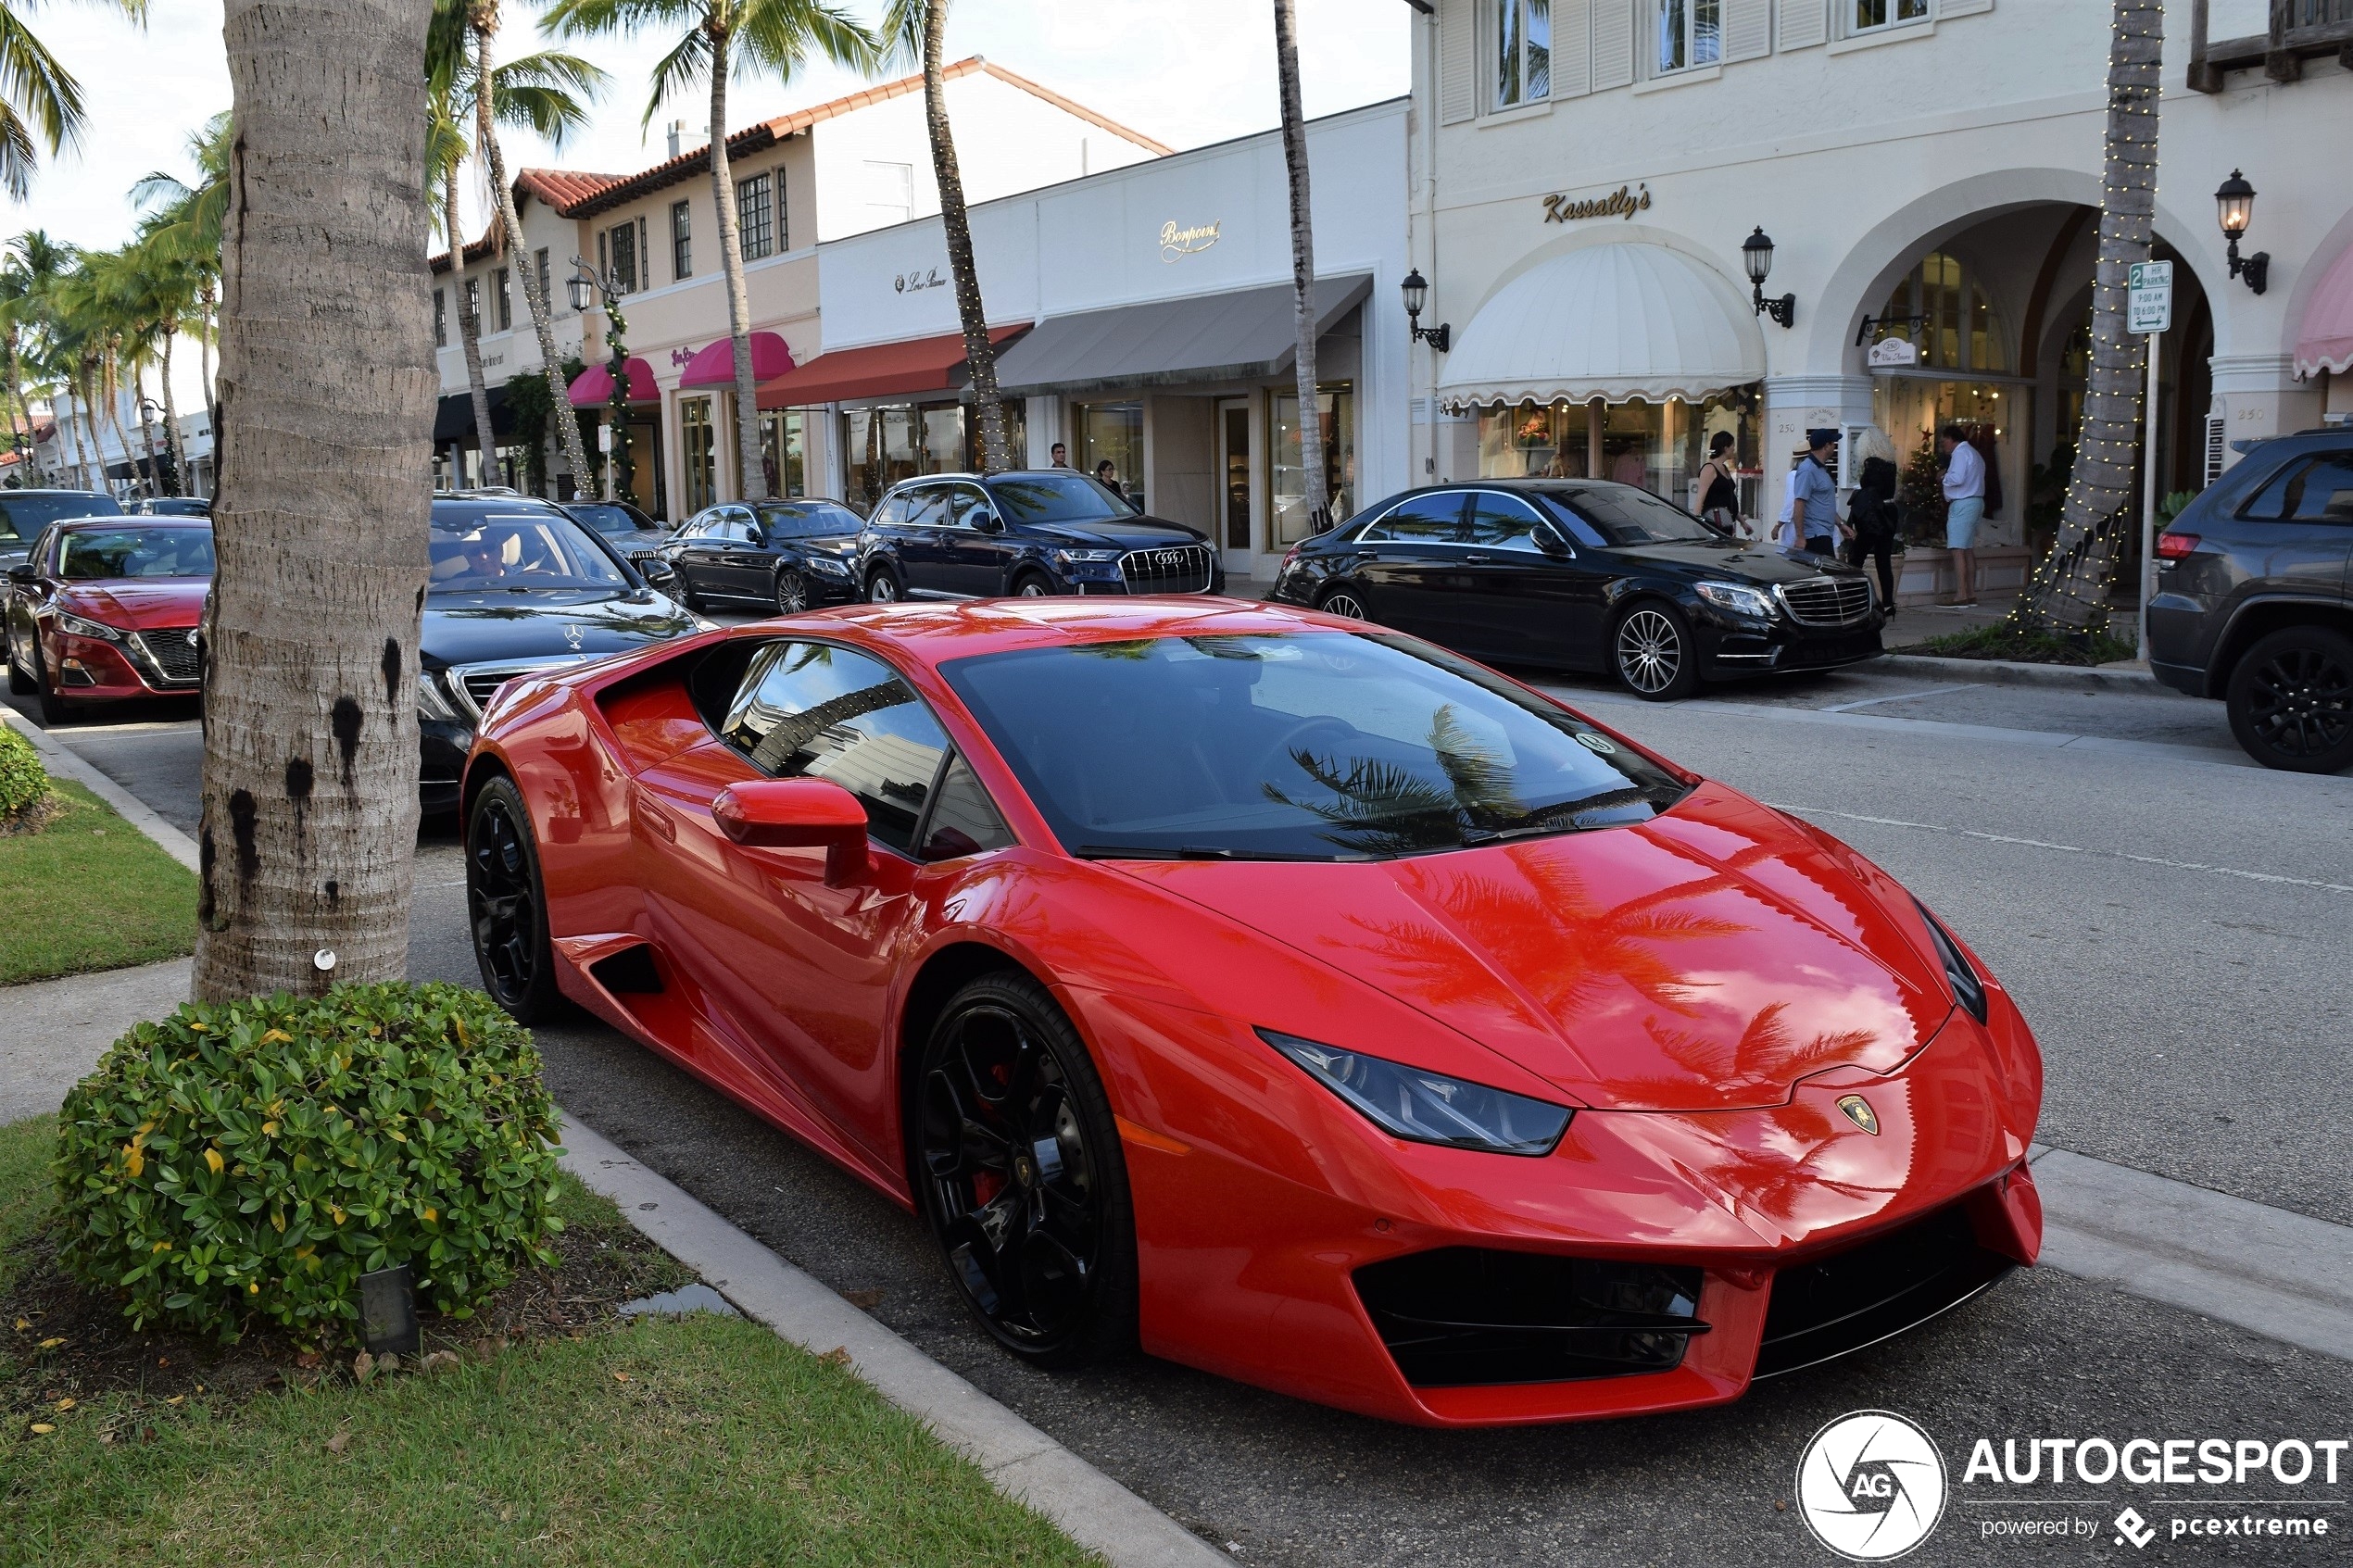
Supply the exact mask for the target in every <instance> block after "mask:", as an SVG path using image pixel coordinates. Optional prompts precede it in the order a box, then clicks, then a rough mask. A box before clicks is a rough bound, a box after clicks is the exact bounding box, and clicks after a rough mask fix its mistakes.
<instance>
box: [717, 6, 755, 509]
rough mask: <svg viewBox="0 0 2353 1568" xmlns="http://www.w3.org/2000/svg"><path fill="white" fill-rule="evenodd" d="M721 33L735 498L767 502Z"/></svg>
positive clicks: (721, 200)
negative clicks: (737, 471)
mask: <svg viewBox="0 0 2353 1568" xmlns="http://www.w3.org/2000/svg"><path fill="white" fill-rule="evenodd" d="M728 44H729V39H728V37H727V35H726V34H725V33H724V32H719V33H716V34H715V35H714V36H713V37H712V39H711V201H712V203H713V205H715V206H716V207H718V208H719V265H720V268H721V270H723V271H724V273H725V275H726V280H727V330H728V332H730V333H731V334H733V336H734V337H735V340H736V462H737V463H738V464H740V465H741V466H742V469H743V484H742V486H741V487H740V488H739V490H738V491H737V494H739V495H742V497H743V498H744V499H745V500H747V501H764V500H766V499H768V470H767V469H766V468H765V467H764V466H763V465H762V464H761V460H760V386H759V383H758V382H757V381H755V380H754V379H753V376H752V373H751V295H750V294H749V292H747V291H746V289H745V287H744V256H743V250H742V248H741V246H740V245H738V243H737V239H736V177H735V173H734V171H733V170H732V169H730V167H729V166H728V162H727V48H728Z"/></svg>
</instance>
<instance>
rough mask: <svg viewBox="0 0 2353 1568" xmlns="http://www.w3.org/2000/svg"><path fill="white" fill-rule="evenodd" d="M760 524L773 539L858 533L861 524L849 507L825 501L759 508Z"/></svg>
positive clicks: (757, 508)
mask: <svg viewBox="0 0 2353 1568" xmlns="http://www.w3.org/2000/svg"><path fill="white" fill-rule="evenodd" d="M753 510H755V511H756V512H758V513H759V514H760V526H761V527H762V528H764V529H766V530H767V531H768V535H769V537H770V538H772V539H823V538H829V537H831V536H833V535H835V534H837V533H857V532H858V530H859V528H860V527H861V526H862V524H861V523H860V522H859V521H858V514H857V513H856V512H853V511H851V510H850V509H849V508H847V507H837V506H835V505H833V504H832V503H831V502H826V501H808V502H802V501H794V502H789V503H786V504H781V505H775V506H763V507H756V508H753Z"/></svg>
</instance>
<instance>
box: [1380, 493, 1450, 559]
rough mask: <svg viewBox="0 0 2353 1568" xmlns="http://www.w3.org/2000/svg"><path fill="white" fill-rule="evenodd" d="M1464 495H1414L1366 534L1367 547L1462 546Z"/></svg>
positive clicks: (1399, 504)
mask: <svg viewBox="0 0 2353 1568" xmlns="http://www.w3.org/2000/svg"><path fill="white" fill-rule="evenodd" d="M1463 500H1464V496H1463V493H1462V492H1461V491H1459V490H1443V491H1441V492H1439V493H1438V494H1437V495H1415V496H1412V497H1410V498H1408V499H1406V500H1404V501H1402V502H1400V503H1398V505H1397V506H1396V507H1395V508H1393V509H1392V510H1391V511H1390V514H1389V515H1388V516H1387V517H1385V518H1383V519H1381V520H1380V521H1378V522H1377V523H1375V524H1373V526H1372V527H1370V528H1368V529H1366V530H1365V533H1364V535H1363V537H1364V539H1365V542H1366V543H1367V544H1381V543H1384V542H1387V543H1399V544H1423V545H1428V544H1445V545H1453V544H1459V543H1461V542H1462V537H1463Z"/></svg>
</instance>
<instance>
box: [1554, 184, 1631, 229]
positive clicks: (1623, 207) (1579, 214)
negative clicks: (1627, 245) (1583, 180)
mask: <svg viewBox="0 0 2353 1568" xmlns="http://www.w3.org/2000/svg"><path fill="white" fill-rule="evenodd" d="M1650 208H1651V188H1650V186H1649V185H1648V184H1643V185H1639V186H1628V185H1620V186H1619V187H1617V189H1616V190H1615V191H1612V192H1611V193H1610V194H1607V195H1605V196H1587V197H1584V198H1583V199H1581V200H1579V199H1576V198H1572V197H1569V196H1566V195H1561V194H1553V195H1549V196H1546V197H1545V198H1544V221H1545V222H1547V223H1574V222H1575V221H1577V220H1579V219H1580V218H1631V217H1633V216H1634V214H1636V213H1638V212H1648V211H1649V210H1650Z"/></svg>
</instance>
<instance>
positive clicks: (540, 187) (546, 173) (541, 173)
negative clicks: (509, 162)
mask: <svg viewBox="0 0 2353 1568" xmlns="http://www.w3.org/2000/svg"><path fill="white" fill-rule="evenodd" d="M628 178H629V176H627V175H626V174H585V173H582V172H580V171H578V170H576V169H524V170H523V171H522V173H520V174H518V175H516V176H515V186H516V188H517V189H518V190H522V191H526V192H529V193H530V194H532V195H535V196H536V197H538V198H539V200H540V201H541V202H543V203H545V204H546V205H547V206H548V207H553V208H555V209H556V211H558V212H560V213H563V214H565V215H566V216H570V212H571V208H572V207H574V206H575V205H577V204H578V203H581V202H585V201H586V200H587V199H588V198H589V197H591V196H594V195H596V194H598V192H600V191H602V190H604V189H605V187H607V186H608V185H617V184H619V183H620V182H622V181H623V180H626V179H628Z"/></svg>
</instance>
